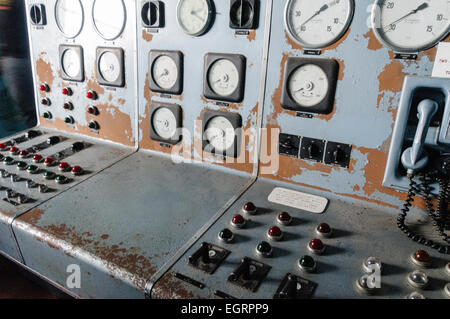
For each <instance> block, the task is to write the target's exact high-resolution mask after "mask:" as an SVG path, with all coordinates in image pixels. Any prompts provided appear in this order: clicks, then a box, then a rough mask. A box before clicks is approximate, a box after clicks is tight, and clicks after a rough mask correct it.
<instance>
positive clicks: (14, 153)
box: [9, 146, 20, 155]
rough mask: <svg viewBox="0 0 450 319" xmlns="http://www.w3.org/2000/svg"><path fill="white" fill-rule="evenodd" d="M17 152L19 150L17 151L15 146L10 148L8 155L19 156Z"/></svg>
mask: <svg viewBox="0 0 450 319" xmlns="http://www.w3.org/2000/svg"><path fill="white" fill-rule="evenodd" d="M19 152H20V150H19V149H18V148H17V147H15V146H12V147H11V148H10V149H9V153H10V154H13V155H17V154H19Z"/></svg>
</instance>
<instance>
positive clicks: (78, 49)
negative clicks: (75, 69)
mask: <svg viewBox="0 0 450 319" xmlns="http://www.w3.org/2000/svg"><path fill="white" fill-rule="evenodd" d="M67 50H73V51H75V52H76V53H77V54H78V56H79V58H80V72H79V73H78V74H77V76H75V77H71V76H69V75H68V74H67V73H66V71H65V70H64V67H63V58H64V54H65V53H66V51H67ZM59 66H60V70H61V78H62V79H63V80H67V81H75V82H83V81H84V56H83V47H81V46H79V45H60V46H59Z"/></svg>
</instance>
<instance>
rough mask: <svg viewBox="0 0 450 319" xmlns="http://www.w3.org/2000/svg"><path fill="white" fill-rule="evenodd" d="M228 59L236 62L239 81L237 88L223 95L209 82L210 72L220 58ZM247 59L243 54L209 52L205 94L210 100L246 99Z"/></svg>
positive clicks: (231, 100) (205, 70)
mask: <svg viewBox="0 0 450 319" xmlns="http://www.w3.org/2000/svg"><path fill="white" fill-rule="evenodd" d="M222 59H225V60H228V61H230V62H231V63H233V64H234V66H235V67H236V69H237V70H238V73H239V83H238V86H237V88H236V89H235V90H234V92H233V93H231V94H230V95H228V96H222V95H219V94H217V93H216V92H214V90H213V89H212V88H211V85H210V83H209V72H210V70H211V67H212V66H213V65H214V64H215V63H216V62H217V61H219V60H222ZM246 68H247V59H246V57H245V56H243V55H241V54H222V53H207V54H206V55H205V61H204V67H203V95H204V97H205V98H207V99H210V100H217V101H225V102H234V103H239V102H242V101H243V100H244V94H245V78H246Z"/></svg>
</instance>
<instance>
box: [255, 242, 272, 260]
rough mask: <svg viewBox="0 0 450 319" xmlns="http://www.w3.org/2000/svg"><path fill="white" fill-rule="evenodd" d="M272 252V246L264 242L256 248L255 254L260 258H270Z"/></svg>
mask: <svg viewBox="0 0 450 319" xmlns="http://www.w3.org/2000/svg"><path fill="white" fill-rule="evenodd" d="M272 252H273V249H272V246H271V245H270V244H269V243H268V242H266V241H262V242H260V243H259V244H258V245H257V246H256V253H257V254H258V255H260V256H263V257H270V256H271V255H272Z"/></svg>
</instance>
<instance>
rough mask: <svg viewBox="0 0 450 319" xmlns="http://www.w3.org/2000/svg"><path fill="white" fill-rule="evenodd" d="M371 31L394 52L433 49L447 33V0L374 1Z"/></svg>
mask: <svg viewBox="0 0 450 319" xmlns="http://www.w3.org/2000/svg"><path fill="white" fill-rule="evenodd" d="M372 28H373V30H374V32H375V35H376V37H377V38H378V40H380V42H382V43H383V44H384V45H385V46H387V47H389V48H391V49H393V50H394V51H397V52H418V51H422V50H425V49H428V48H430V47H432V46H434V45H436V44H437V43H438V42H439V41H440V40H442V39H443V38H444V37H445V36H446V35H447V34H448V32H449V29H450V2H449V1H447V0H433V1H427V0H408V1H401V0H389V1H386V0H377V1H376V2H375V5H374V8H373V9H372Z"/></svg>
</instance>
